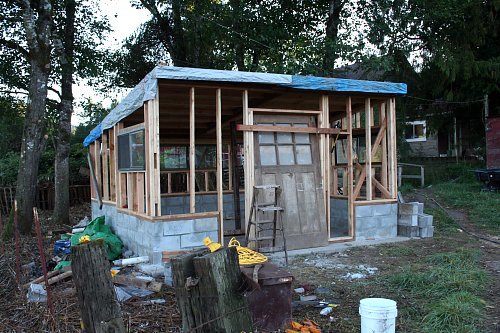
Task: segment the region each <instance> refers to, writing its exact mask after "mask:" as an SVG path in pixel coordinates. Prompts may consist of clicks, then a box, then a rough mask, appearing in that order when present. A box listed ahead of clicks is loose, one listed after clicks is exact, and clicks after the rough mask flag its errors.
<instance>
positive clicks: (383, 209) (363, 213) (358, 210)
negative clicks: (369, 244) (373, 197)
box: [354, 204, 398, 240]
mask: <svg viewBox="0 0 500 333" xmlns="http://www.w3.org/2000/svg"><path fill="white" fill-rule="evenodd" d="M354 214H355V216H356V239H366V240H369V239H383V238H392V237H396V236H397V220H398V214H397V204H379V205H365V206H356V207H355V211H354Z"/></svg>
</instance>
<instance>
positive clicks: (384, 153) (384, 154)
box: [379, 103, 387, 188]
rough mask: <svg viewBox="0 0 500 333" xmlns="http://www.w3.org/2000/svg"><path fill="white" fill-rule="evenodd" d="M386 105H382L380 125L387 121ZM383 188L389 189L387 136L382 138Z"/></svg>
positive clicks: (380, 105) (380, 106)
mask: <svg viewBox="0 0 500 333" xmlns="http://www.w3.org/2000/svg"><path fill="white" fill-rule="evenodd" d="M385 105H386V104H385V103H380V104H379V108H380V125H382V123H383V122H384V120H385V119H386V111H385ZM380 178H381V179H380V180H381V182H382V186H384V187H385V188H387V135H384V136H383V138H382V171H381V172H380Z"/></svg>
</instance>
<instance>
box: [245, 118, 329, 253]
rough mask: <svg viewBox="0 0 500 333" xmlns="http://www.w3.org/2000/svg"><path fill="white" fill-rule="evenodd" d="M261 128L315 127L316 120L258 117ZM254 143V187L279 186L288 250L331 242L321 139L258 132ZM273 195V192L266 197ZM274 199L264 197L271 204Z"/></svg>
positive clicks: (300, 135)
mask: <svg viewBox="0 0 500 333" xmlns="http://www.w3.org/2000/svg"><path fill="white" fill-rule="evenodd" d="M254 124H255V125H261V126H287V127H316V121H315V117H309V116H284V115H273V116H270V115H255V116H254ZM254 140H255V142H254V143H255V144H254V147H255V185H265V184H278V185H281V187H282V189H283V191H282V194H281V205H282V206H283V208H284V209H285V211H284V213H283V216H282V218H283V223H284V225H285V231H286V237H287V248H288V249H301V248H308V247H317V246H324V245H326V244H327V243H328V233H327V226H326V218H325V215H326V214H325V205H324V189H323V186H324V185H323V181H322V179H321V171H320V170H321V168H320V157H319V145H318V136H317V135H316V134H308V133H292V132H291V133H284V132H258V133H256V135H254ZM265 196H270V193H267V194H265ZM271 200H272V198H271V197H268V198H261V199H260V201H264V202H268V201H271Z"/></svg>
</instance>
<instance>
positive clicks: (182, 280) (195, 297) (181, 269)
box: [171, 248, 252, 333]
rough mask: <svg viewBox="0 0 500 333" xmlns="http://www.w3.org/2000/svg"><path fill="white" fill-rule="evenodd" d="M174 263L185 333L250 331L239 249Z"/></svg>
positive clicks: (196, 255)
mask: <svg viewBox="0 0 500 333" xmlns="http://www.w3.org/2000/svg"><path fill="white" fill-rule="evenodd" d="M171 262H172V275H173V282H174V287H175V294H176V298H177V302H178V305H179V309H180V311H181V314H182V326H183V331H184V332H196V333H200V332H242V331H251V329H252V323H251V319H250V312H249V310H248V303H247V300H246V299H245V298H244V296H243V292H242V290H240V289H241V286H242V278H241V271H240V266H239V264H238V254H237V252H236V248H223V249H220V250H219V251H217V252H214V253H208V254H205V255H200V253H189V254H185V255H181V256H178V257H174V258H172V260H171Z"/></svg>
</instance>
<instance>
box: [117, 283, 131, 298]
mask: <svg viewBox="0 0 500 333" xmlns="http://www.w3.org/2000/svg"><path fill="white" fill-rule="evenodd" d="M115 292H116V298H117V299H118V302H125V301H126V300H128V299H130V298H132V295H130V294H129V293H127V292H126V291H125V290H123V288H122V287H119V286H115Z"/></svg>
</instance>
